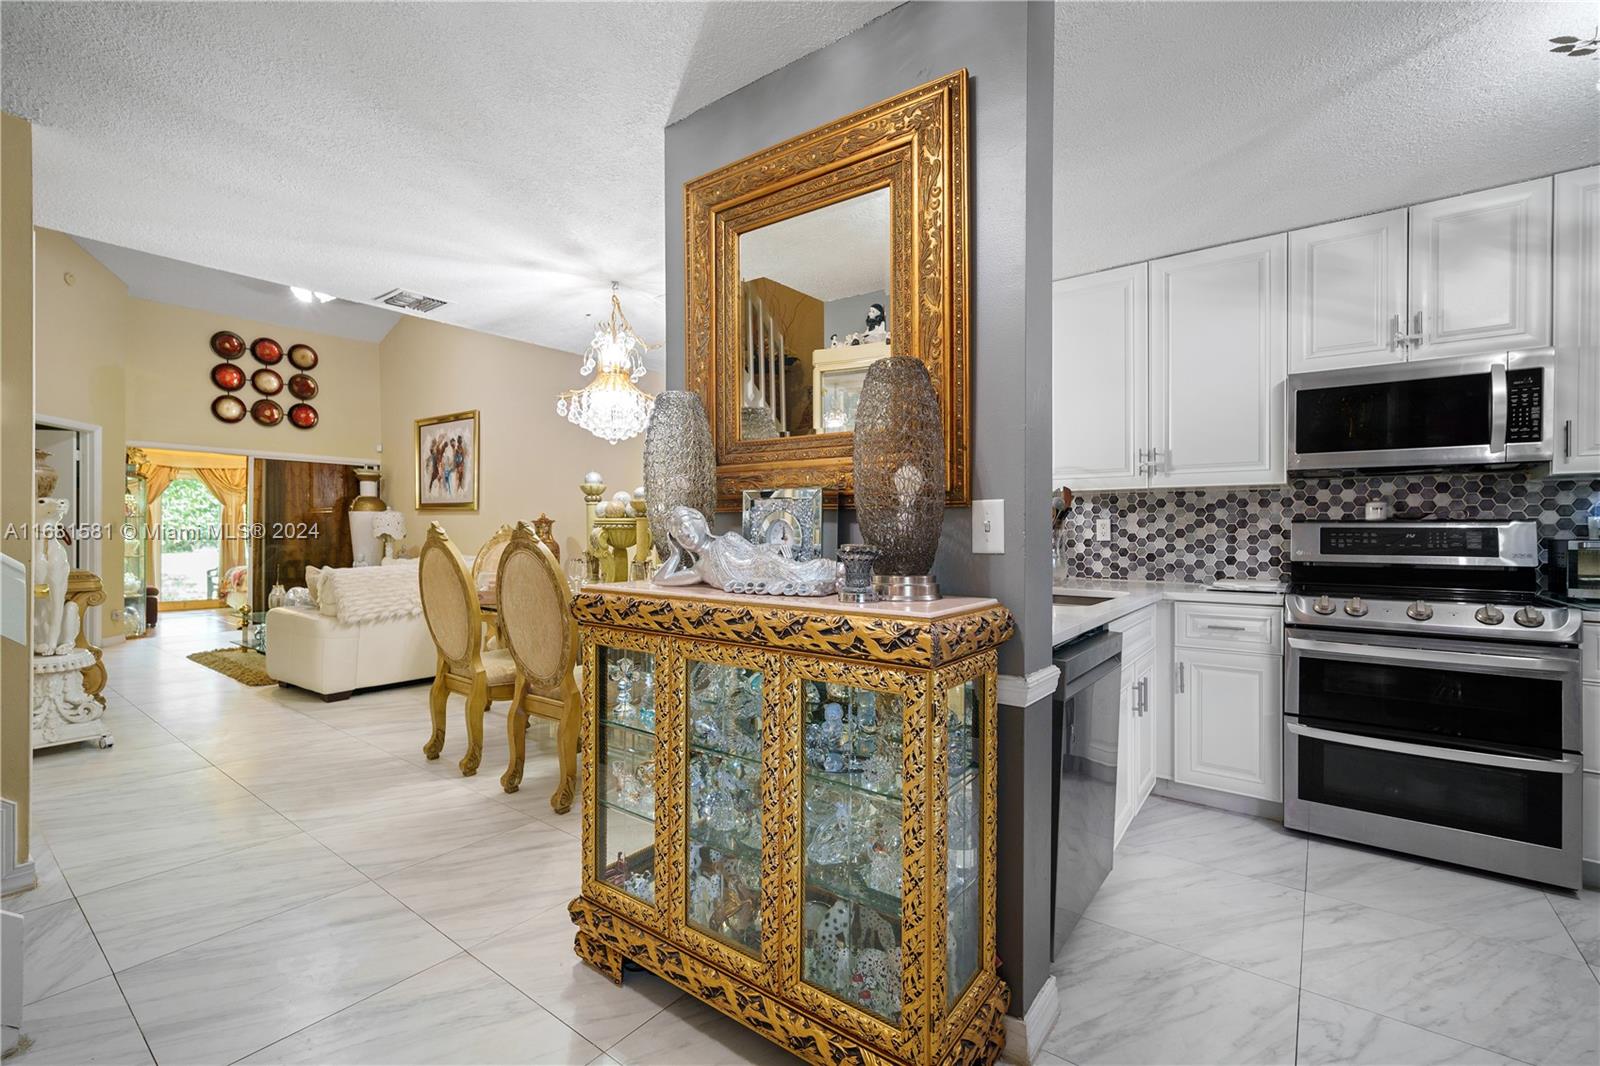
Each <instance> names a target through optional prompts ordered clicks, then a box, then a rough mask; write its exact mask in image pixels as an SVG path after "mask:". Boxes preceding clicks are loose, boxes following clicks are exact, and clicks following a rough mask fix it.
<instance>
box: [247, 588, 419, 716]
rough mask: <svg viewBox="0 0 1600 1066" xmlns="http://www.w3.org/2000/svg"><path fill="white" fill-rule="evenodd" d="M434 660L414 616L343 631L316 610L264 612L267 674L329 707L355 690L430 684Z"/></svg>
mask: <svg viewBox="0 0 1600 1066" xmlns="http://www.w3.org/2000/svg"><path fill="white" fill-rule="evenodd" d="M437 656H438V653H437V652H436V650H435V649H434V646H433V637H432V636H430V635H429V633H428V623H427V622H426V621H425V620H424V619H423V617H422V615H420V614H418V615H414V616H412V617H409V618H389V619H384V620H382V621H377V622H363V623H360V624H356V625H347V624H345V623H343V622H341V621H339V619H337V618H335V617H333V616H332V615H327V614H323V613H322V612H321V611H319V610H318V609H317V608H316V607H274V608H273V609H272V610H270V611H268V612H267V674H268V675H269V676H270V677H271V678H272V679H273V680H275V681H278V682H280V683H282V684H286V685H294V686H295V687H296V688H303V689H309V690H310V691H312V692H316V693H319V694H321V696H322V698H323V699H324V700H326V701H329V702H332V701H333V700H342V699H347V698H348V697H349V696H350V694H351V693H352V692H354V691H356V690H357V689H364V688H373V687H375V686H378V685H393V684H397V683H400V682H404V681H417V680H421V679H423V678H432V677H433V675H434V671H435V669H436V668H437V667H438V657H437Z"/></svg>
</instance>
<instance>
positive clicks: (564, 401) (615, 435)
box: [556, 281, 656, 444]
mask: <svg viewBox="0 0 1600 1066" xmlns="http://www.w3.org/2000/svg"><path fill="white" fill-rule="evenodd" d="M650 347H651V346H650V345H647V344H645V343H644V341H642V340H640V339H639V335H638V334H637V333H635V332H634V331H633V327H632V326H630V325H629V324H628V316H627V315H625V314H623V313H622V301H621V300H619V299H618V298H617V283H616V282H614V281H613V282H612V283H611V321H610V322H602V323H600V324H599V325H598V326H596V327H595V328H594V340H592V341H590V342H589V348H588V350H587V351H585V352H584V353H583V366H581V367H580V368H579V373H581V374H582V375H583V376H584V377H588V376H589V375H590V374H594V380H593V381H591V382H589V384H587V385H585V386H584V387H583V388H581V389H568V390H567V391H566V392H563V393H562V394H561V395H560V397H558V398H557V400H556V414H558V415H565V416H566V419H567V421H568V422H571V423H572V424H573V425H577V426H582V427H583V428H584V429H586V430H588V431H589V432H590V433H593V434H594V435H595V436H597V437H600V438H602V439H603V440H606V441H609V442H610V443H612V444H615V443H617V442H618V441H621V440H627V439H628V438H629V437H633V436H637V435H638V434H640V433H643V432H644V428H645V425H646V424H647V423H648V422H649V421H650V411H651V409H652V408H654V407H655V403H656V398H655V397H654V396H651V395H650V394H649V393H647V392H643V391H641V390H640V388H639V387H638V386H637V385H635V384H634V382H636V381H638V380H639V379H640V378H642V377H644V370H645V367H644V353H645V352H647V351H649V350H650ZM597 371H598V372H597Z"/></svg>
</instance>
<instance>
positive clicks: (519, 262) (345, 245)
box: [0, 2, 894, 351]
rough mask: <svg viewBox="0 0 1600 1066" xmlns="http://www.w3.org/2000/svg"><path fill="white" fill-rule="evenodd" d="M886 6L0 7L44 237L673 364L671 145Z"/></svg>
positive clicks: (12, 92) (7, 82) (5, 101)
mask: <svg viewBox="0 0 1600 1066" xmlns="http://www.w3.org/2000/svg"><path fill="white" fill-rule="evenodd" d="M893 6H894V4H893V3H730V2H721V3H622V4H607V3H537V4H532V3H529V4H471V3H460V4H457V3H426V4H317V3H197V4H155V3H150V4H143V3H138V4H132V3H109V4H75V3H11V2H8V3H5V4H4V5H3V6H0V30H3V45H0V47H3V50H4V57H5V62H4V69H3V71H0V90H3V91H0V106H3V107H4V109H5V110H7V111H10V112H12V113H14V114H20V115H22V116H24V117H25V118H28V119H30V120H32V121H33V122H34V123H35V124H36V126H35V130H34V197H35V221H37V222H38V224H40V225H43V226H48V227H51V228H54V229H59V230H64V231H66V232H68V233H72V234H76V235H79V236H82V237H87V238H90V239H92V240H97V241H103V242H108V243H111V244H115V245H120V246H122V247H125V248H133V249H139V250H142V251H146V252H151V253H154V254H156V255H161V256H166V257H169V258H172V259H177V260H181V261H184V262H188V263H197V264H201V265H204V266H209V267H215V268H218V269H221V270H226V271H230V272H232V273H235V274H240V275H244V276H246V277H249V278H261V279H265V280H267V281H272V282H277V283H281V284H294V285H302V286H305V287H307V288H311V289H317V290H321V291H323V292H328V293H332V294H333V295H335V296H339V297H342V298H345V299H350V300H370V299H371V298H372V297H374V296H376V295H378V294H379V293H381V292H384V291H386V290H388V289H390V288H394V287H403V288H408V289H413V290H415V291H419V292H422V293H425V294H427V295H429V296H436V297H439V298H441V299H444V300H447V301H449V304H448V306H446V307H444V308H441V309H440V310H438V311H435V312H433V313H432V314H431V315H430V316H429V317H431V318H436V319H441V320H443V321H446V322H451V323H455V324H457V325H461V326H467V327H469V328H472V329H479V330H484V331H487V332H490V333H497V334H501V335H504V336H508V337H515V338H517V339H520V340H526V341H532V342H535V343H538V344H544V345H548V346H551V347H555V348H561V349H565V350H568V351H578V350H582V349H583V347H584V346H585V345H587V343H588V341H589V337H590V335H591V333H592V332H593V327H592V324H591V322H590V321H587V320H586V316H588V315H593V314H603V313H605V311H606V307H607V302H608V296H609V291H610V282H611V281H612V280H613V279H614V280H616V281H619V282H620V283H621V286H622V297H623V302H624V306H625V307H626V308H627V310H628V315H629V318H630V319H631V320H632V321H633V322H634V324H635V325H636V327H637V328H638V329H639V330H640V332H641V333H643V334H644V335H645V336H646V337H647V339H649V340H652V341H659V340H661V339H662V330H663V328H664V327H663V323H664V319H665V315H664V312H663V307H662V299H663V295H662V294H663V292H664V289H665V281H664V267H663V255H664V247H663V246H664V242H665V238H664V212H665V204H664V203H663V199H662V185H663V181H662V159H663V132H662V131H663V128H664V127H665V126H666V125H667V124H668V123H669V122H672V121H674V120H676V119H677V118H680V117H682V116H684V115H686V114H688V113H690V112H691V111H694V110H695V109H697V108H699V107H702V106H704V105H705V104H707V103H710V102H711V101H712V100H715V99H717V98H718V97H720V96H723V95H725V94H727V93H729V92H731V91H732V90H734V89H736V88H739V87H740V86H742V85H745V84H747V83H749V82H751V81H754V80H755V79H757V78H759V77H761V76H762V75H764V74H767V73H769V72H771V71H773V70H776V69H778V68H780V67H782V66H784V65H786V64H788V63H790V62H792V61H793V60H795V59H797V58H799V57H800V56H802V55H805V54H807V53H809V52H812V51H815V50H816V49H818V48H820V47H822V46H824V45H826V44H828V43H830V42H832V41H834V40H837V39H838V38H840V37H842V36H844V35H846V34H848V33H849V32H851V31H852V30H854V29H856V28H857V27H859V26H861V25H864V24H865V23H866V22H868V21H870V20H871V19H872V18H874V17H876V16H877V15H879V14H881V13H882V12H884V11H886V10H888V9H889V8H891V7H893Z"/></svg>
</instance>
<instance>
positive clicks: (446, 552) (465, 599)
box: [417, 522, 483, 669]
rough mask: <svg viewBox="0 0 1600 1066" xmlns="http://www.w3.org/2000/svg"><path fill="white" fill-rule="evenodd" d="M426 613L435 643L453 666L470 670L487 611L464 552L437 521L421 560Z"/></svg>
mask: <svg viewBox="0 0 1600 1066" xmlns="http://www.w3.org/2000/svg"><path fill="white" fill-rule="evenodd" d="M417 575H418V577H417V580H418V581H420V582H421V584H422V614H423V617H424V618H426V619H427V621H428V631H429V632H430V633H432V634H433V643H434V646H435V647H437V648H438V649H439V654H440V655H441V656H443V658H444V660H445V661H446V662H447V663H449V664H450V665H451V666H452V667H456V668H459V669H470V668H472V667H473V664H474V663H475V662H476V661H477V659H478V652H479V650H480V647H481V645H482V641H483V612H482V610H481V609H480V608H479V606H478V594H477V591H476V590H475V589H474V588H473V587H472V579H471V577H470V576H469V575H468V574H467V565H466V563H465V562H463V561H462V559H461V553H460V552H458V551H456V546H455V545H454V544H452V543H451V542H450V537H449V535H448V534H447V533H445V531H444V527H443V526H441V525H439V523H437V522H434V523H432V524H430V525H429V526H428V537H427V539H426V540H425V541H423V543H422V554H421V555H420V556H419V557H418V560H417Z"/></svg>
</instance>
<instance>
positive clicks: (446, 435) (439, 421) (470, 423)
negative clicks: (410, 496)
mask: <svg viewBox="0 0 1600 1066" xmlns="http://www.w3.org/2000/svg"><path fill="white" fill-rule="evenodd" d="M478 440H479V438H478V412H476V411H457V412H456V413H455V414H453V415H439V416H438V417H437V418H419V419H417V435H416V441H415V448H416V455H415V459H416V470H417V510H419V511H476V510H477V509H478Z"/></svg>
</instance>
